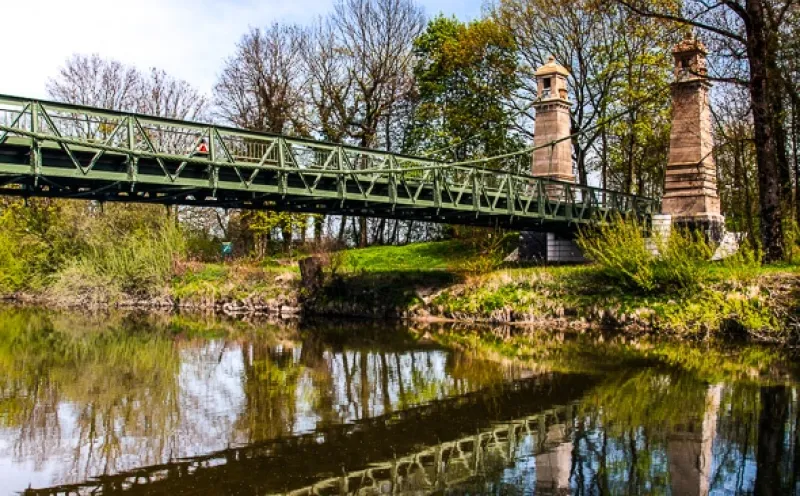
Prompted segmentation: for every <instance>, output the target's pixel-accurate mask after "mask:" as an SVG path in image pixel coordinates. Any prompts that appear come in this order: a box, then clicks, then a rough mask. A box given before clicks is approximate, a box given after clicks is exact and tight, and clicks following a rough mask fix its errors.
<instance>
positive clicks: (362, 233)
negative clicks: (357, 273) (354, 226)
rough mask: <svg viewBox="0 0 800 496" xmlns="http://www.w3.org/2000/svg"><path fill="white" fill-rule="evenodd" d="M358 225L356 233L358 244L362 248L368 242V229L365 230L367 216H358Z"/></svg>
mask: <svg viewBox="0 0 800 496" xmlns="http://www.w3.org/2000/svg"><path fill="white" fill-rule="evenodd" d="M358 225H359V233H358V246H360V247H361V248H364V247H365V246H367V245H368V244H369V242H368V239H367V234H368V233H369V231H368V230H367V218H366V217H359V218H358Z"/></svg>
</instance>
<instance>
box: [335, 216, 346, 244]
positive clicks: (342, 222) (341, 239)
mask: <svg viewBox="0 0 800 496" xmlns="http://www.w3.org/2000/svg"><path fill="white" fill-rule="evenodd" d="M346 231H347V216H346V215H342V218H341V220H340V221H339V235H338V236H337V239H338V240H339V243H344V234H345V232H346Z"/></svg>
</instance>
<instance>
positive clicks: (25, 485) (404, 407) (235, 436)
mask: <svg viewBox="0 0 800 496" xmlns="http://www.w3.org/2000/svg"><path fill="white" fill-rule="evenodd" d="M429 331H430V330H429ZM439 331H440V330H436V329H434V330H433V331H432V332H427V333H426V332H425V331H424V330H423V331H419V332H418V331H417V330H415V329H406V328H399V327H393V326H390V325H377V324H359V325H356V324H328V325H325V326H319V325H304V326H299V327H298V326H291V325H282V326H277V325H273V324H267V323H258V322H255V323H247V322H224V321H214V320H197V319H194V318H188V317H156V316H148V317H143V316H131V315H110V316H102V317H97V316H96V317H86V316H79V315H74V314H68V313H51V312H44V311H33V310H24V311H23V310H15V309H0V481H2V483H0V494H20V493H21V494H31V495H34V494H37V495H38V494H99V493H103V494H110V493H114V494H116V493H126V494H164V495H167V494H169V495H172V494H245V495H249V494H293V495H311V494H321V495H322V494H415V495H416V494H546V495H547V494H676V495H702V494H798V487H800V485H798V478H800V466H798V465H799V464H800V442H798V435H799V434H800V430H799V429H798V427H800V409H799V408H798V407H800V404H799V400H800V398H798V389H797V387H796V385H795V381H794V377H795V376H794V373H793V370H794V369H795V362H794V361H793V360H792V359H791V358H786V357H784V356H783V355H781V354H780V353H778V352H776V351H775V350H769V349H759V348H741V349H739V350H736V351H734V352H732V351H730V350H720V349H716V348H715V349H698V348H690V347H685V346H678V345H667V346H660V345H658V346H651V345H643V344H641V343H633V344H631V343H621V342H619V341H614V342H612V341H609V340H606V341H605V342H599V341H594V340H588V339H587V338H574V339H573V338H569V337H567V338H564V337H563V336H558V335H556V336H555V337H554V338H553V339H549V340H543V341H542V342H541V343H540V344H539V345H537V346H539V348H537V351H536V352H535V353H534V355H535V358H534V359H532V360H528V361H524V362H523V361H514V362H510V361H502V360H495V361H489V360H481V359H479V358H477V356H479V355H478V353H476V352H474V351H473V352H470V351H456V350H455V349H451V348H448V347H446V346H444V345H443V344H442V343H445V342H452V340H450V341H448V340H447V339H444V338H441V339H440V336H445V337H446V336H448V335H449V333H450V332H451V331H447V330H441V332H439ZM463 332H465V331H464V330H463V329H462V330H460V331H459V333H463ZM481 332H484V333H486V332H488V331H481ZM419 336H422V339H420V338H419Z"/></svg>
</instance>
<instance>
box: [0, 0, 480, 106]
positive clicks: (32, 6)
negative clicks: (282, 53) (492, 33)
mask: <svg viewBox="0 0 800 496" xmlns="http://www.w3.org/2000/svg"><path fill="white" fill-rule="evenodd" d="M479 1H480V0H471V1H469V2H467V3H466V5H465V4H464V3H456V2H455V0H432V1H429V2H425V3H426V10H427V11H428V12H429V13H431V14H436V13H438V12H439V11H445V12H453V13H455V14H457V15H458V16H459V17H465V18H468V17H474V16H475V15H476V14H477V12H478V11H479ZM332 5H333V0H295V1H292V0H227V1H219V0H218V1H214V0H136V1H133V2H130V1H128V2H126V1H120V0H71V1H70V0H0V19H2V25H3V28H2V33H3V39H4V40H5V43H4V50H3V64H2V66H1V68H0V93H4V94H11V95H19V96H29V97H33V98H44V97H46V91H45V85H46V82H47V79H48V78H50V77H53V76H54V75H56V73H57V72H58V68H59V67H61V65H62V64H63V63H64V61H65V60H66V59H67V58H68V57H69V56H70V55H72V54H73V53H82V54H91V53H98V54H99V55H100V56H102V57H107V58H114V59H117V60H120V61H121V62H124V63H126V64H131V65H135V66H137V67H139V68H140V69H146V68H149V67H158V68H160V69H164V70H166V71H167V72H168V73H170V74H171V75H173V76H175V77H178V78H181V79H185V80H187V81H189V82H190V83H192V84H193V85H195V86H196V87H197V88H198V89H200V90H201V91H203V92H206V93H210V91H211V88H212V86H213V84H214V81H215V79H216V77H217V74H218V72H219V69H220V67H221V66H222V62H223V60H224V59H225V58H226V57H227V56H229V55H230V54H231V52H232V51H233V49H234V45H235V44H236V42H237V41H238V40H239V38H240V37H241V35H242V34H243V33H244V32H245V31H247V29H248V28H249V27H251V26H252V27H260V26H265V25H268V24H270V23H272V22H275V21H287V22H297V23H307V22H310V21H312V20H313V19H314V18H316V17H318V16H320V15H324V14H326V13H327V12H328V11H329V10H330V9H331V8H332ZM453 9H455V10H453Z"/></svg>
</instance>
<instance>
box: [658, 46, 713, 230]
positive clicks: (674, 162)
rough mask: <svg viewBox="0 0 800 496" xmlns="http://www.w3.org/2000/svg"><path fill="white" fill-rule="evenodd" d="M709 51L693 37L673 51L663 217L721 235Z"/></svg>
mask: <svg viewBox="0 0 800 496" xmlns="http://www.w3.org/2000/svg"><path fill="white" fill-rule="evenodd" d="M707 53H708V51H707V50H706V47H705V45H703V43H702V42H701V41H700V40H699V39H697V38H695V37H694V36H693V35H692V34H687V36H686V38H684V40H683V41H681V42H680V43H678V44H677V45H675V47H674V48H673V49H672V55H673V57H674V59H675V80H674V82H673V83H672V130H671V132H670V141H669V161H668V163H667V171H666V179H665V183H664V197H663V200H662V212H663V213H665V214H669V215H671V216H672V220H673V223H677V224H684V225H690V226H697V225H699V226H700V227H703V228H704V230H706V231H713V232H714V233H715V235H716V233H719V232H721V228H722V223H723V220H724V219H723V218H722V216H721V215H720V204H719V196H718V195H717V168H716V164H715V162H714V156H713V155H712V151H713V146H714V142H713V138H712V134H711V108H710V106H709V89H710V88H711V83H709V82H708V77H707V69H706V54H707Z"/></svg>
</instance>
